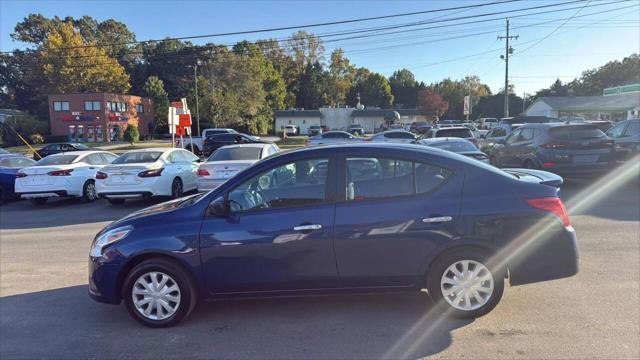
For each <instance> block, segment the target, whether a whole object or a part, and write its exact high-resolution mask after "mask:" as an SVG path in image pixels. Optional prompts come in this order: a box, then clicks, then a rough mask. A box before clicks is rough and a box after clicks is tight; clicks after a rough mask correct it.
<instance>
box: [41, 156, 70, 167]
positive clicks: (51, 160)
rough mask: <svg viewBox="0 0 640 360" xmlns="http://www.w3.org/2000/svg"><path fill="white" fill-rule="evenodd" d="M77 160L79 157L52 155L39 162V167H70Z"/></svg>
mask: <svg viewBox="0 0 640 360" xmlns="http://www.w3.org/2000/svg"><path fill="white" fill-rule="evenodd" d="M77 158H78V155H52V156H47V157H46V158H44V159H42V160H39V161H38V162H37V165H68V164H71V163H72V162H73V161H74V160H75V159H77Z"/></svg>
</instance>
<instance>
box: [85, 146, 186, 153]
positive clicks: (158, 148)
mask: <svg viewBox="0 0 640 360" xmlns="http://www.w3.org/2000/svg"><path fill="white" fill-rule="evenodd" d="M171 150H184V149H182V148H172V147H155V148H145V149H135V150H129V151H127V152H126V153H130V152H151V151H159V152H167V151H171ZM185 151H187V150H185ZM76 152H78V151H76ZM126 153H125V154H126Z"/></svg>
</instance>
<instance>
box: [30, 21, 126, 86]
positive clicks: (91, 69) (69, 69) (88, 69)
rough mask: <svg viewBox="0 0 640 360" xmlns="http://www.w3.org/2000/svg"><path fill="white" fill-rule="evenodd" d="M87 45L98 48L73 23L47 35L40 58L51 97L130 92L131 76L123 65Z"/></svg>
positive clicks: (101, 51)
mask: <svg viewBox="0 0 640 360" xmlns="http://www.w3.org/2000/svg"><path fill="white" fill-rule="evenodd" d="M85 45H95V44H93V43H89V44H87V43H85V42H84V41H83V40H82V37H81V36H80V34H79V33H78V32H77V31H76V30H75V29H74V27H73V25H71V24H69V23H64V24H62V25H61V26H60V27H59V28H56V29H54V30H52V31H51V32H50V33H49V34H48V35H47V38H46V39H45V41H44V43H43V45H42V48H41V50H40V53H39V54H40V62H41V64H42V70H41V71H42V72H41V75H42V76H43V77H44V79H45V81H46V88H47V90H48V91H49V93H70V92H115V93H126V92H127V91H129V87H130V85H129V75H128V74H127V73H126V72H125V69H124V68H123V67H122V65H120V64H119V63H118V62H117V61H116V60H114V59H113V58H111V57H109V55H108V54H107V53H106V51H105V50H103V49H101V48H98V47H94V46H87V47H85ZM60 48H65V49H60ZM97 64H99V66H98V65H97Z"/></svg>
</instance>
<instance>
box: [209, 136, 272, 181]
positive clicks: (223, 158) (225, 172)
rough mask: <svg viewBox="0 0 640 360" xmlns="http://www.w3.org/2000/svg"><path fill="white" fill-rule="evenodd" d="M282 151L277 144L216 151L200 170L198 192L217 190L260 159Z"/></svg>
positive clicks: (234, 147) (224, 148) (245, 145)
mask: <svg viewBox="0 0 640 360" xmlns="http://www.w3.org/2000/svg"><path fill="white" fill-rule="evenodd" d="M279 151H280V148H278V146H277V145H275V144H239V145H227V146H223V147H221V148H219V149H218V150H216V151H214V152H213V154H211V156H209V158H208V159H207V161H206V162H204V163H202V164H201V165H200V167H199V168H198V191H206V190H211V189H215V188H216V187H218V186H220V184H222V183H224V182H225V181H227V180H229V179H230V178H232V177H233V176H234V175H235V174H237V173H238V172H240V171H242V170H244V169H246V168H248V167H250V166H251V165H253V164H254V163H255V162H257V161H258V160H260V159H264V158H266V157H267V156H269V155H272V154H275V153H277V152H279Z"/></svg>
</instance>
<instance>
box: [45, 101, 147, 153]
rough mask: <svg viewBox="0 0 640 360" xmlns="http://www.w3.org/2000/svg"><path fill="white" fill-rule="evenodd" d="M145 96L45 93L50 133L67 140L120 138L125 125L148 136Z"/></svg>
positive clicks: (86, 140) (89, 140) (111, 139)
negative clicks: (136, 128)
mask: <svg viewBox="0 0 640 360" xmlns="http://www.w3.org/2000/svg"><path fill="white" fill-rule="evenodd" d="M154 116H155V114H154V111H153V102H152V100H151V99H149V98H143V97H140V96H134V95H120V94H111V93H97V94H59V95H49V123H50V126H51V127H50V128H51V135H54V136H65V135H66V136H68V138H69V141H76V140H77V141H80V142H92V141H113V140H116V139H117V140H120V139H122V134H124V131H125V129H126V128H127V126H128V125H129V124H133V125H137V126H138V130H139V131H140V135H141V136H142V135H148V134H149V133H150V132H151V130H152V128H151V127H152V126H153V120H154Z"/></svg>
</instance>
